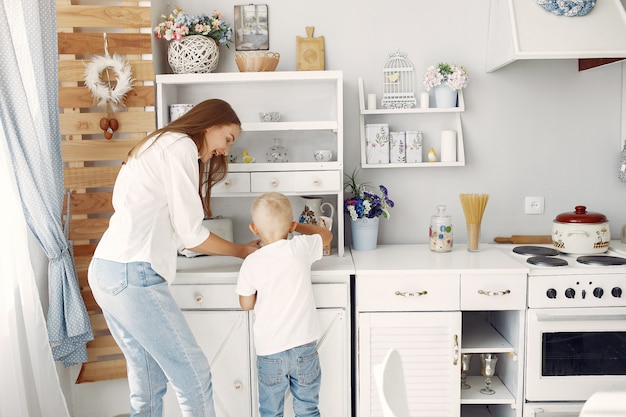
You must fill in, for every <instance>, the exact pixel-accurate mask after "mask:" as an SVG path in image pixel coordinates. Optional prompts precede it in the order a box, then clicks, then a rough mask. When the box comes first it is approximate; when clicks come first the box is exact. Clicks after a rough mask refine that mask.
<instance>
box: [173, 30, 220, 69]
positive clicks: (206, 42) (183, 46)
mask: <svg viewBox="0 0 626 417" xmlns="http://www.w3.org/2000/svg"><path fill="white" fill-rule="evenodd" d="M219 57H220V49H219V46H218V44H217V42H216V41H215V39H213V38H209V37H206V36H201V35H190V36H185V37H183V38H182V39H181V40H179V41H171V42H170V43H169V46H168V48H167V62H168V63H169V64H170V67H171V68H172V71H174V73H176V74H194V73H207V72H213V71H214V70H215V68H217V63H218V61H219Z"/></svg>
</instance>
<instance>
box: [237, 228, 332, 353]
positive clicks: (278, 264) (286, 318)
mask: <svg viewBox="0 0 626 417" xmlns="http://www.w3.org/2000/svg"><path fill="white" fill-rule="evenodd" d="M321 258H322V238H321V236H320V235H317V234H315V235H297V236H294V237H293V238H291V239H288V240H279V241H277V242H274V243H272V244H270V245H267V246H264V247H262V248H261V249H259V250H257V251H256V252H254V253H252V254H250V255H248V257H247V258H246V259H245V260H244V261H243V264H242V265H241V269H240V271H239V279H238V280H237V289H236V291H237V294H239V295H243V296H249V295H253V294H254V293H257V299H256V304H255V306H254V313H255V319H254V346H255V349H256V353H257V354H258V355H261V356H267V355H271V354H274V353H278V352H283V351H285V350H287V349H291V348H294V347H297V346H301V345H304V344H306V343H310V342H312V341H315V340H318V339H319V337H320V334H321V331H320V325H319V321H318V318H317V312H316V309H315V299H314V297H313V286H312V283H311V264H313V262H315V261H317V260H319V259H321Z"/></svg>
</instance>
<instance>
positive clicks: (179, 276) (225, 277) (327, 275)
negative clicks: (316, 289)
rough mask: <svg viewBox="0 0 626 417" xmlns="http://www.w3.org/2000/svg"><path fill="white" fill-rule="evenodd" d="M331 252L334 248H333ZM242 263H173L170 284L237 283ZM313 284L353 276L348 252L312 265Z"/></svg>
mask: <svg viewBox="0 0 626 417" xmlns="http://www.w3.org/2000/svg"><path fill="white" fill-rule="evenodd" d="M333 250H334V249H333ZM241 263H242V260H241V259H239V258H235V257H232V256H197V257H195V258H186V257H184V256H179V257H178V260H177V268H176V279H175V280H174V282H173V284H174V285H176V284H183V285H185V284H229V283H235V282H237V275H238V274H239V268H240V267H241ZM311 274H312V278H313V282H314V283H325V282H344V281H345V282H347V281H348V278H349V276H350V275H352V274H354V264H353V262H352V256H351V255H350V250H349V249H348V248H346V250H345V256H343V257H340V256H337V251H336V250H334V254H333V255H331V256H324V257H323V258H322V259H321V260H319V261H317V262H315V263H314V264H313V267H312V270H311Z"/></svg>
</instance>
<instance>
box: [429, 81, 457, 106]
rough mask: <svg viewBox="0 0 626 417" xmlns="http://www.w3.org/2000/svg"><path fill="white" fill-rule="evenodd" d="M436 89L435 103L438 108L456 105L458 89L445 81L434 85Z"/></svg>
mask: <svg viewBox="0 0 626 417" xmlns="http://www.w3.org/2000/svg"><path fill="white" fill-rule="evenodd" d="M434 89H435V105H436V106H437V107H438V108H447V107H456V99H457V96H458V92H457V90H453V89H452V88H450V87H448V85H447V84H446V83H445V82H442V83H441V84H440V85H438V86H436V87H434Z"/></svg>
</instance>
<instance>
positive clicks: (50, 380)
mask: <svg viewBox="0 0 626 417" xmlns="http://www.w3.org/2000/svg"><path fill="white" fill-rule="evenodd" d="M1 123H2V121H1V119H0V125H1ZM2 145H4V141H3V142H2ZM12 178H13V173H11V172H9V170H8V164H7V160H6V149H5V147H4V146H3V147H1V148H0V196H2V203H1V204H2V215H0V352H1V354H0V416H2V417H44V416H55V417H65V416H69V413H68V410H67V406H66V403H65V399H64V397H63V393H62V392H61V387H60V384H59V380H58V376H57V373H56V368H55V365H54V360H53V359H52V352H51V350H50V344H49V342H48V332H47V329H46V322H45V319H44V316H43V310H42V307H41V301H40V299H39V292H38V289H37V285H36V281H35V276H34V273H33V268H32V266H31V263H30V254H29V249H28V235H27V228H26V222H25V220H24V214H23V212H22V206H21V204H20V202H19V199H18V196H17V194H16V189H15V186H14V183H13V182H12Z"/></svg>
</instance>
